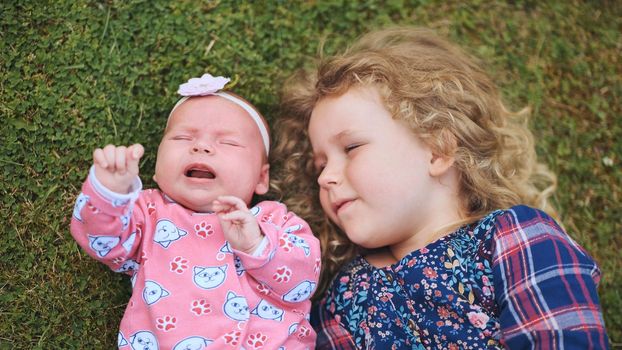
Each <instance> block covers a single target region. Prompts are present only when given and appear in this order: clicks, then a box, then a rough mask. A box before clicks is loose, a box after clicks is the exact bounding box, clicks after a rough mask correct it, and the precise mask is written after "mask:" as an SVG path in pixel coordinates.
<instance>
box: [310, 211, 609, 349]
mask: <svg viewBox="0 0 622 350" xmlns="http://www.w3.org/2000/svg"><path fill="white" fill-rule="evenodd" d="M562 248H563V251H562ZM560 251H562V253H563V254H559V252H560ZM554 252H557V253H558V254H555V253H554ZM570 263H574V264H575V266H578V265H580V266H582V267H583V268H582V269H581V271H579V270H575V271H570V270H568V269H566V268H562V267H563V266H568V264H570ZM525 264H527V265H525ZM529 264H531V266H528V265H529ZM569 277H572V278H573V279H577V280H578V283H577V284H568V283H566V282H563V280H566V279H567V278H569ZM598 278H599V271H598V268H597V266H596V264H595V263H594V261H593V260H592V259H591V258H590V257H589V256H588V255H587V254H586V253H585V251H584V250H583V249H582V248H580V247H579V246H578V245H576V243H574V242H573V241H572V240H571V239H570V237H568V236H567V235H566V234H565V233H564V232H563V231H562V230H561V228H560V227H559V226H558V225H557V224H556V223H555V221H554V220H553V219H551V218H550V217H549V216H547V215H546V214H544V213H543V212H541V211H537V210H535V209H532V208H529V207H525V206H519V207H514V208H511V209H509V210H505V211H502V210H498V211H494V212H492V213H490V214H489V215H488V216H486V217H485V218H483V219H481V220H480V221H478V222H475V223H472V224H470V225H466V226H463V227H461V228H459V229H458V230H456V231H455V232H453V233H451V234H449V235H447V236H445V237H443V238H441V239H439V240H437V241H435V242H433V243H431V244H429V245H428V246H426V247H425V248H422V249H419V250H416V251H413V252H411V253H410V254H408V255H407V256H405V257H404V258H402V259H401V260H400V261H398V262H397V263H395V264H393V265H390V266H387V267H383V268H377V267H374V266H372V265H371V264H369V263H368V262H367V260H365V258H364V257H361V256H359V257H357V258H355V259H354V260H353V261H352V262H350V263H349V264H348V265H347V266H345V267H344V268H343V269H342V270H341V272H340V273H339V274H337V276H336V277H335V279H334V281H333V283H332V285H331V286H330V287H329V289H328V291H327V294H326V296H325V298H324V299H323V300H322V301H321V302H320V303H319V304H317V305H316V306H315V310H314V312H313V314H312V323H313V325H314V327H315V328H316V330H317V332H318V342H317V349H482V348H487V349H502V348H504V346H510V347H516V348H533V347H536V346H537V345H539V346H540V347H542V346H543V344H544V343H543V341H544V340H546V341H548V343H547V344H561V343H564V344H566V345H568V344H570V345H573V347H574V346H577V348H582V347H583V348H588V347H589V348H594V347H595V348H606V347H607V336H606V332H605V328H604V324H603V321H602V314H601V312H600V308H599V305H598V297H597V294H596V283H597V281H598ZM551 283H552V284H551ZM535 287H538V289H541V290H540V291H541V292H543V293H544V295H532V293H531V292H533V290H534V289H537V288H535ZM586 292H587V293H588V295H587V296H589V297H590V298H585V296H586V295H585V293H586ZM543 300H544V301H546V302H543ZM577 300H578V301H577ZM553 302H556V304H555V305H553ZM558 305H560V306H558ZM564 305H566V306H568V305H571V306H572V307H564ZM574 306H577V307H574ZM568 318H582V319H583V320H587V321H585V322H584V324H582V326H583V327H582V328H584V331H580V332H576V331H574V333H572V332H570V333H569V332H566V331H567V330H566V329H565V328H568V329H570V328H572V327H573V324H572V323H573V322H572V321H569V320H568ZM542 320H554V321H555V322H556V323H555V324H556V325H557V327H559V328H561V329H557V330H554V329H551V328H555V326H551V324H548V326H547V325H540V326H542V328H543V329H542V330H540V329H535V328H539V327H540V326H539V325H538V324H537V323H538V322H540V321H542ZM547 327H548V328H547ZM575 328H576V327H575ZM571 333H572V334H571ZM564 337H565V338H564ZM568 338H569V339H568ZM545 348H546V346H545Z"/></svg>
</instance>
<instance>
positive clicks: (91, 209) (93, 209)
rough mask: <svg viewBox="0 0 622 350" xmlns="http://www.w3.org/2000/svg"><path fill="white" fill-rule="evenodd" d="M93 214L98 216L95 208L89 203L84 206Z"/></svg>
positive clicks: (97, 210)
mask: <svg viewBox="0 0 622 350" xmlns="http://www.w3.org/2000/svg"><path fill="white" fill-rule="evenodd" d="M86 207H87V208H89V210H90V211H91V212H92V213H93V214H99V209H97V208H95V207H94V206H93V205H92V204H91V203H90V202H89V203H88V204H87V205H86Z"/></svg>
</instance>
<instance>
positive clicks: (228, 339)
mask: <svg viewBox="0 0 622 350" xmlns="http://www.w3.org/2000/svg"><path fill="white" fill-rule="evenodd" d="M240 335H242V332H240V331H231V332H229V333H227V334H225V336H224V338H225V344H229V345H232V346H236V345H238V344H239V343H240Z"/></svg>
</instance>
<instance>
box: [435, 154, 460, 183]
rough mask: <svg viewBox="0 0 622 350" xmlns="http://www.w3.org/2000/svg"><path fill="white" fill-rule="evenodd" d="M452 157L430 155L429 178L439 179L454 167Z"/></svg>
mask: <svg viewBox="0 0 622 350" xmlns="http://www.w3.org/2000/svg"><path fill="white" fill-rule="evenodd" d="M454 161H455V159H454V157H453V156H445V155H440V154H437V153H432V159H430V168H429V172H430V176H432V177H439V176H442V175H443V174H445V173H446V172H447V170H449V169H450V168H451V166H452V165H454Z"/></svg>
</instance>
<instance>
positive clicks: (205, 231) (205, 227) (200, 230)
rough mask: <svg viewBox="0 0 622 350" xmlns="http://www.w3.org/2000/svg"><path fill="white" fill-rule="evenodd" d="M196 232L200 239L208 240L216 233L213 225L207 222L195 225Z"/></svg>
mask: <svg viewBox="0 0 622 350" xmlns="http://www.w3.org/2000/svg"><path fill="white" fill-rule="evenodd" d="M194 232H195V233H196V234H197V236H199V237H202V238H207V237H208V236H211V235H212V234H213V233H214V229H213V228H212V225H210V224H208V223H207V222H205V221H201V223H199V224H196V225H194Z"/></svg>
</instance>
